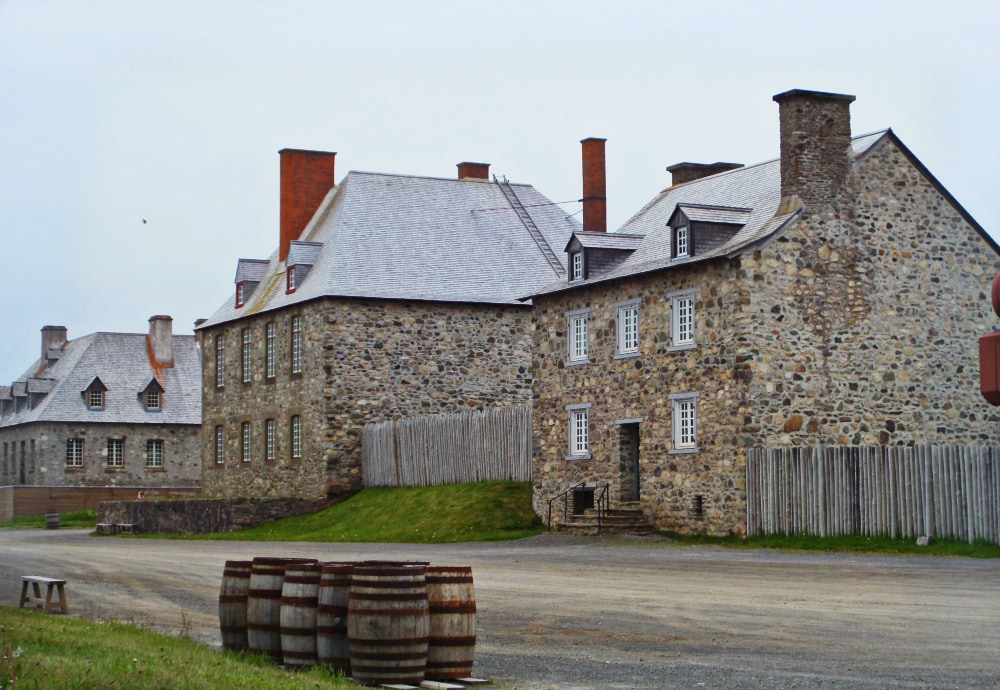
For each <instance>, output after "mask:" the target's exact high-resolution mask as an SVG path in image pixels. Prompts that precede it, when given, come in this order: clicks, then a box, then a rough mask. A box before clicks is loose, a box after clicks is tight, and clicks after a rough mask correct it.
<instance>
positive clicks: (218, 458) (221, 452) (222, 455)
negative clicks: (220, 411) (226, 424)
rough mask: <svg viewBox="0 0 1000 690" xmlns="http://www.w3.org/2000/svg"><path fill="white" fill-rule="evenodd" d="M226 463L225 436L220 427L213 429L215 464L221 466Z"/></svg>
mask: <svg viewBox="0 0 1000 690" xmlns="http://www.w3.org/2000/svg"><path fill="white" fill-rule="evenodd" d="M225 462H226V436H225V433H224V432H223V430H222V426H221V425H220V426H217V427H215V464H217V465H221V464H223V463H225Z"/></svg>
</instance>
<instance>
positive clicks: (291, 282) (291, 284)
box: [285, 266, 296, 294]
mask: <svg viewBox="0 0 1000 690" xmlns="http://www.w3.org/2000/svg"><path fill="white" fill-rule="evenodd" d="M295 268H296V267H295V266H289V267H288V271H287V276H288V286H287V287H286V288H285V292H287V293H288V294H291V293H293V292H295Z"/></svg>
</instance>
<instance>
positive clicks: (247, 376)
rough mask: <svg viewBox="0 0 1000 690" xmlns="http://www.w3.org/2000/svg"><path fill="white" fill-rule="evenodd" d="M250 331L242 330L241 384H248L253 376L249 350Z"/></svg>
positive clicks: (247, 329) (251, 358)
mask: <svg viewBox="0 0 1000 690" xmlns="http://www.w3.org/2000/svg"><path fill="white" fill-rule="evenodd" d="M250 346H251V343H250V329H249V328H244V329H243V383H248V382H249V381H250V380H251V378H252V376H253V371H252V370H253V356H252V352H251V349H250Z"/></svg>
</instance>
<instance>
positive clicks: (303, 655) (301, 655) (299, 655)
mask: <svg viewBox="0 0 1000 690" xmlns="http://www.w3.org/2000/svg"><path fill="white" fill-rule="evenodd" d="M281 653H282V655H283V656H284V657H285V658H286V659H306V660H311V659H315V658H316V655H315V654H314V653H313V652H294V651H292V650H291V649H283V650H281Z"/></svg>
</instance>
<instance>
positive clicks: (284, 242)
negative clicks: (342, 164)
mask: <svg viewBox="0 0 1000 690" xmlns="http://www.w3.org/2000/svg"><path fill="white" fill-rule="evenodd" d="M278 155H279V156H281V238H280V244H279V246H278V258H279V259H280V260H281V261H284V260H285V259H286V258H287V257H288V247H289V245H290V244H291V242H292V240H297V239H299V235H301V234H302V231H303V230H305V229H306V226H307V225H308V224H309V221H310V220H312V217H313V215H314V214H315V213H316V210H317V209H318V208H319V205H320V204H321V203H323V199H324V198H326V194H327V192H329V191H330V190H331V189H332V188H333V187H334V186H335V185H336V184H337V180H336V178H335V177H334V161H335V159H336V156H337V154H336V153H330V152H327V151H303V150H301V149H281V150H280V151H278Z"/></svg>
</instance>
